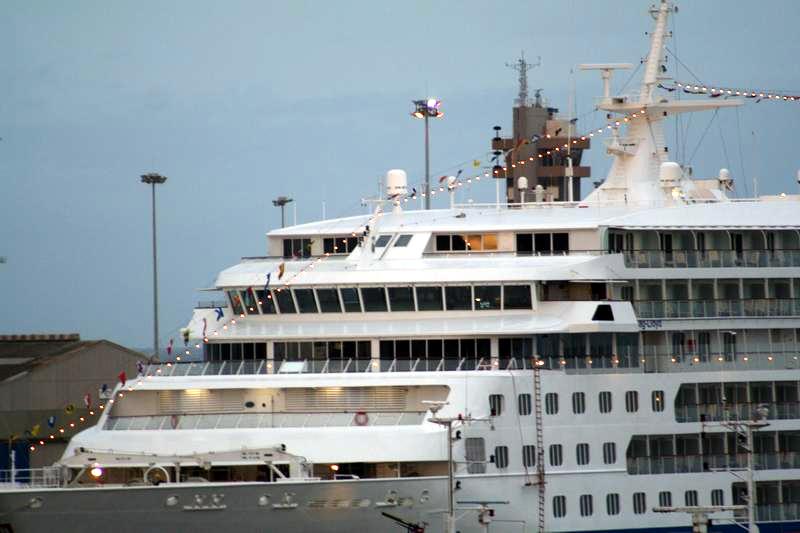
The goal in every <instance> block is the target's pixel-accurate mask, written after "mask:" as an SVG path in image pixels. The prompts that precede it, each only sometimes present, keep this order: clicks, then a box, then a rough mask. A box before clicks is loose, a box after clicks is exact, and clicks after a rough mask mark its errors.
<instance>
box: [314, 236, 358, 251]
mask: <svg viewBox="0 0 800 533" xmlns="http://www.w3.org/2000/svg"><path fill="white" fill-rule="evenodd" d="M357 247H358V237H347V236H344V235H342V236H339V237H326V238H324V239H322V251H323V252H325V253H326V254H349V253H350V252H352V251H353V250H355V249H356V248H357Z"/></svg>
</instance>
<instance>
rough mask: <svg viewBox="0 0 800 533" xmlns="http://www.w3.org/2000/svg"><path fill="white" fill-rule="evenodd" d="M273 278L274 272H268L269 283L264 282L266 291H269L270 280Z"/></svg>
mask: <svg viewBox="0 0 800 533" xmlns="http://www.w3.org/2000/svg"><path fill="white" fill-rule="evenodd" d="M270 278H272V272H267V283H265V284H264V292H265V293H266V292H267V291H269V280H270Z"/></svg>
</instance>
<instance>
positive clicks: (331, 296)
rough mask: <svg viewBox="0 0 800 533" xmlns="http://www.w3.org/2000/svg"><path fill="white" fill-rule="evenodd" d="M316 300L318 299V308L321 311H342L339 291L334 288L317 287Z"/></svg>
mask: <svg viewBox="0 0 800 533" xmlns="http://www.w3.org/2000/svg"><path fill="white" fill-rule="evenodd" d="M317 300H319V309H320V311H322V312H323V313H341V311H342V306H341V304H340V303H339V293H338V292H337V291H336V289H317Z"/></svg>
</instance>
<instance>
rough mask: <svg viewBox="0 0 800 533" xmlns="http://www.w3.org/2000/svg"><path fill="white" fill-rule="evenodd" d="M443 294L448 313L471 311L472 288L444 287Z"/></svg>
mask: <svg viewBox="0 0 800 533" xmlns="http://www.w3.org/2000/svg"><path fill="white" fill-rule="evenodd" d="M444 294H445V301H446V302H447V310H448V311H469V310H471V309H472V287H469V286H467V287H445V288H444Z"/></svg>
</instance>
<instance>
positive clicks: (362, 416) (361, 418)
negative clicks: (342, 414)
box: [353, 411, 369, 426]
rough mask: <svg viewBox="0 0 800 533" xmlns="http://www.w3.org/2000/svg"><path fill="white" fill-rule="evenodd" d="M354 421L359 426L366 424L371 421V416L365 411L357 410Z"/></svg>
mask: <svg viewBox="0 0 800 533" xmlns="http://www.w3.org/2000/svg"><path fill="white" fill-rule="evenodd" d="M353 422H355V423H356V425H357V426H366V425H367V424H368V423H369V416H368V415H367V413H366V412H364V411H356V414H355V416H353Z"/></svg>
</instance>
